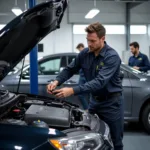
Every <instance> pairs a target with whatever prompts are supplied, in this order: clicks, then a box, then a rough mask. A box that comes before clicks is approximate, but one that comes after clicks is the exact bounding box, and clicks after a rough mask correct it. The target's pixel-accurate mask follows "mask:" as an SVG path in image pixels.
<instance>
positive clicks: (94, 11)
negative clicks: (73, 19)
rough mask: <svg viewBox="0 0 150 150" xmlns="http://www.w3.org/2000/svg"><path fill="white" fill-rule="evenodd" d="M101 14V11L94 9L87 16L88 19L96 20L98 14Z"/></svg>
mask: <svg viewBox="0 0 150 150" xmlns="http://www.w3.org/2000/svg"><path fill="white" fill-rule="evenodd" d="M99 12H100V10H99V9H97V8H93V9H91V10H90V11H89V12H88V13H87V14H86V16H85V18H86V19H92V18H94V17H95V16H96V15H97V14H98V13H99Z"/></svg>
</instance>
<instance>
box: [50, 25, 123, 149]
mask: <svg viewBox="0 0 150 150" xmlns="http://www.w3.org/2000/svg"><path fill="white" fill-rule="evenodd" d="M86 32H87V42H88V48H85V49H84V50H83V51H82V52H81V53H79V55H78V56H77V58H76V59H75V61H74V62H72V63H71V64H70V65H68V66H67V67H66V68H65V69H64V70H63V71H62V72H61V73H60V74H59V75H58V76H57V77H56V80H55V81H54V82H53V83H51V84H49V85H48V86H47V91H48V92H49V93H50V94H55V95H56V97H58V98H64V97H68V96H70V95H76V94H80V93H91V99H90V104H89V109H88V110H89V112H91V113H97V114H98V115H99V117H100V118H101V119H103V120H104V121H105V122H106V123H107V124H108V125H109V127H110V130H111V136H112V140H113V144H114V147H115V150H123V144H122V139H123V125H124V116H123V114H124V113H123V96H122V84H121V79H120V76H119V74H120V64H121V60H120V57H119V56H118V53H117V52H116V51H115V50H114V49H113V48H111V47H110V46H109V45H108V44H107V43H106V42H105V34H106V30H105V28H104V26H103V25H102V24H100V23H98V22H97V23H93V24H91V25H89V26H88V27H87V28H86ZM81 68H82V69H83V72H84V74H85V78H86V80H87V82H86V83H85V84H83V85H78V86H74V87H65V88H61V89H58V90H54V89H55V88H56V87H57V86H58V85H61V84H62V83H63V82H65V81H66V80H67V79H69V78H70V77H71V76H73V74H75V73H76V72H78V71H79V69H81Z"/></svg>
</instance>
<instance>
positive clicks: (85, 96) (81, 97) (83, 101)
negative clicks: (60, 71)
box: [78, 69, 89, 110]
mask: <svg viewBox="0 0 150 150" xmlns="http://www.w3.org/2000/svg"><path fill="white" fill-rule="evenodd" d="M79 75H80V76H79V85H82V84H85V83H86V79H85V76H84V73H83V70H82V69H80V70H79ZM78 97H79V100H80V102H81V104H82V106H83V109H84V110H87V109H88V98H89V94H87V93H82V94H79V95H78Z"/></svg>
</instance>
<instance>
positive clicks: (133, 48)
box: [130, 46, 139, 55]
mask: <svg viewBox="0 0 150 150" xmlns="http://www.w3.org/2000/svg"><path fill="white" fill-rule="evenodd" d="M130 50H131V53H132V54H133V55H135V54H136V53H137V52H138V50H139V49H138V48H135V47H134V46H130Z"/></svg>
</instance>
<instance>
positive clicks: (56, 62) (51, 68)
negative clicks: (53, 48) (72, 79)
mask: <svg viewBox="0 0 150 150" xmlns="http://www.w3.org/2000/svg"><path fill="white" fill-rule="evenodd" d="M60 61H61V58H60V57H58V58H53V59H48V60H46V61H44V62H41V63H40V64H39V71H40V72H41V73H42V74H44V75H55V74H58V73H59V71H60Z"/></svg>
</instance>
